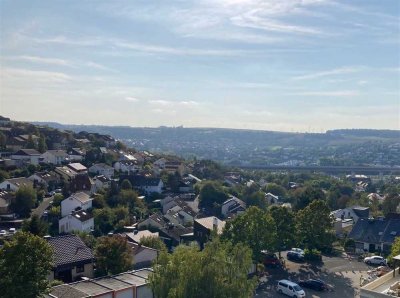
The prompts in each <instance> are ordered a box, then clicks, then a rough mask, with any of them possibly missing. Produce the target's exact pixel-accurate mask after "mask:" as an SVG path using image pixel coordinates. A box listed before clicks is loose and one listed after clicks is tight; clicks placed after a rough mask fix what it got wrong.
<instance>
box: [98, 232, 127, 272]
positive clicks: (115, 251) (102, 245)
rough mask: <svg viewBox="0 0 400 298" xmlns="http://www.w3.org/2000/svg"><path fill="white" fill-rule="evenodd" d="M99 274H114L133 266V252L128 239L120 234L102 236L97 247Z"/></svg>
mask: <svg viewBox="0 0 400 298" xmlns="http://www.w3.org/2000/svg"><path fill="white" fill-rule="evenodd" d="M95 257H96V265H97V270H98V274H99V275H112V274H117V273H121V272H124V271H127V270H129V269H131V268H132V264H133V252H132V248H131V247H130V246H129V244H128V242H127V241H126V239H125V238H124V237H122V236H119V235H114V236H111V237H110V236H105V237H100V238H98V240H97V244H96V247H95Z"/></svg>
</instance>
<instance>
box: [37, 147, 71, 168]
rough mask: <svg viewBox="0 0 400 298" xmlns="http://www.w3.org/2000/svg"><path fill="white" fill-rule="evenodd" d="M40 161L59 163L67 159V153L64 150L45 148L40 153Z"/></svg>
mask: <svg viewBox="0 0 400 298" xmlns="http://www.w3.org/2000/svg"><path fill="white" fill-rule="evenodd" d="M41 158H42V162H44V163H49V164H52V165H61V164H62V163H64V162H66V161H68V159H69V155H68V154H67V152H66V151H65V150H47V151H46V152H45V153H43V154H42V155H41Z"/></svg>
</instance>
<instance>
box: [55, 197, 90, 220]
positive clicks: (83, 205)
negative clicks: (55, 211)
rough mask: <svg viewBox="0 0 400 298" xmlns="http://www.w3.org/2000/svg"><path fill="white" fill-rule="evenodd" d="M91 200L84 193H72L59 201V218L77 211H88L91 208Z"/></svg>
mask: <svg viewBox="0 0 400 298" xmlns="http://www.w3.org/2000/svg"><path fill="white" fill-rule="evenodd" d="M92 201H93V199H92V198H91V197H90V196H89V195H88V194H86V193H84V192H78V193H74V194H72V195H71V196H69V197H68V198H66V199H64V200H62V201H61V216H63V217H64V216H67V215H69V214H71V213H72V211H75V210H77V209H81V210H88V209H89V208H92Z"/></svg>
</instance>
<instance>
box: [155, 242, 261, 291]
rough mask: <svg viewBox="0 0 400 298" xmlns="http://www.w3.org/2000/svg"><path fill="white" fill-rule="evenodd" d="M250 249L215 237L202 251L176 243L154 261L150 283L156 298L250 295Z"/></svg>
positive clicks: (254, 282) (252, 287) (251, 286)
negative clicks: (176, 245) (170, 252)
mask: <svg viewBox="0 0 400 298" xmlns="http://www.w3.org/2000/svg"><path fill="white" fill-rule="evenodd" d="M250 265H251V250H250V249H249V248H248V247H246V246H245V245H242V244H239V245H232V244H231V243H230V242H221V241H219V240H218V239H214V241H212V242H209V243H208V244H207V245H206V247H205V249H204V250H203V251H199V250H198V248H197V247H193V246H192V247H184V246H179V247H178V248H177V249H176V250H175V251H174V253H173V254H168V253H167V252H165V251H164V252H162V253H161V254H160V256H159V258H158V260H157V262H156V263H155V264H154V266H153V269H154V273H153V274H152V275H151V276H150V286H151V288H152V290H153V293H154V296H155V297H156V298H167V297H175V298H185V297H193V298H201V297H238V298H241V297H243V298H244V297H252V296H253V292H254V288H255V285H256V280H255V279H248V277H247V273H248V270H249V268H250Z"/></svg>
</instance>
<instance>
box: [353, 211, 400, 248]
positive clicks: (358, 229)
mask: <svg viewBox="0 0 400 298" xmlns="http://www.w3.org/2000/svg"><path fill="white" fill-rule="evenodd" d="M399 236H400V219H398V218H393V219H384V218H378V219H372V218H370V219H368V218H360V219H359V220H358V221H357V223H356V224H355V225H354V227H353V229H352V230H351V232H350V234H349V235H348V238H349V239H353V240H354V241H355V243H356V252H357V253H364V252H384V253H389V252H390V249H391V246H392V244H393V242H394V240H395V238H396V237H399Z"/></svg>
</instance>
